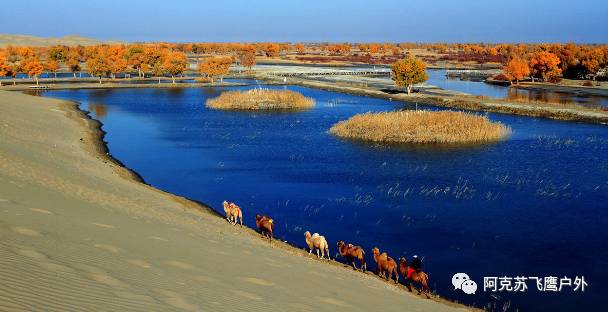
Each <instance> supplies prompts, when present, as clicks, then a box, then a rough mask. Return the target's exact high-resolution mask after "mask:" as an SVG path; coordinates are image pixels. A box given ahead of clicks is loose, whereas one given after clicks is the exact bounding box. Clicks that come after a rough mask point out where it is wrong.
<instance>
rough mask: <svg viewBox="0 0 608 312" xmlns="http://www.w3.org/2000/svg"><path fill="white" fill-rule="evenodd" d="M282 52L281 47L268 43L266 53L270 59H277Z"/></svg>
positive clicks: (265, 48)
mask: <svg viewBox="0 0 608 312" xmlns="http://www.w3.org/2000/svg"><path fill="white" fill-rule="evenodd" d="M280 51H281V47H280V46H279V45H278V44H276V43H268V44H266V45H265V46H264V52H265V53H266V56H268V57H277V56H279V52H280Z"/></svg>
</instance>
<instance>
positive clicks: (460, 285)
mask: <svg viewBox="0 0 608 312" xmlns="http://www.w3.org/2000/svg"><path fill="white" fill-rule="evenodd" d="M452 285H454V290H456V289H461V290H462V291H463V292H464V293H465V294H467V295H472V294H474V293H475V291H477V283H475V281H473V280H471V278H470V277H469V275H468V274H466V273H456V274H454V276H452Z"/></svg>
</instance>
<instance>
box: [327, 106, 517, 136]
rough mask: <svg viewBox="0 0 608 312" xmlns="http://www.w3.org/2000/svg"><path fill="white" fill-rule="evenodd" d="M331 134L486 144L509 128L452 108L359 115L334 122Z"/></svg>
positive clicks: (504, 134) (505, 134)
mask: <svg viewBox="0 0 608 312" xmlns="http://www.w3.org/2000/svg"><path fill="white" fill-rule="evenodd" d="M329 131H330V133H332V134H334V135H337V136H339V137H343V138H347V139H356V140H364V141H372V142H380V143H437V144H464V143H486V142H492V141H498V140H501V139H503V138H505V137H507V136H508V135H509V134H510V133H511V129H510V128H509V127H507V126H505V125H503V124H502V123H499V122H491V121H490V120H489V119H488V118H487V117H484V116H479V115H474V114H469V113H463V112H453V111H437V112H434V111H399V112H386V113H365V114H358V115H355V116H353V117H351V118H350V119H348V120H345V121H341V122H338V123H336V124H335V125H333V126H332V127H331V129H330V130H329Z"/></svg>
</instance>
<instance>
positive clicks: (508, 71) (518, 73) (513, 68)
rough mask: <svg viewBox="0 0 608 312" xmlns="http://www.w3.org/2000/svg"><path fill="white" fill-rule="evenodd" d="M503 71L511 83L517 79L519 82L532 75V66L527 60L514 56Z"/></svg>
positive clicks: (516, 82)
mask: <svg viewBox="0 0 608 312" xmlns="http://www.w3.org/2000/svg"><path fill="white" fill-rule="evenodd" d="M502 72H503V74H504V75H505V76H506V77H507V78H509V81H511V83H513V80H515V84H519V81H520V80H522V79H524V78H525V77H528V76H529V75H530V67H529V66H528V63H527V62H526V61H524V60H522V59H520V58H518V57H514V58H512V59H511V60H510V61H509V62H508V63H507V64H506V65H505V66H504V67H503V68H502Z"/></svg>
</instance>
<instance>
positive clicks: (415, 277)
mask: <svg viewBox="0 0 608 312" xmlns="http://www.w3.org/2000/svg"><path fill="white" fill-rule="evenodd" d="M399 272H400V273H401V275H403V277H404V278H405V280H406V286H407V289H409V291H412V283H416V284H420V285H422V292H423V293H424V294H425V295H426V297H427V298H430V296H429V276H428V275H427V274H426V273H424V272H422V271H416V270H414V269H413V268H412V267H410V266H408V265H407V260H405V258H404V257H401V259H399ZM418 294H420V290H418Z"/></svg>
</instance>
